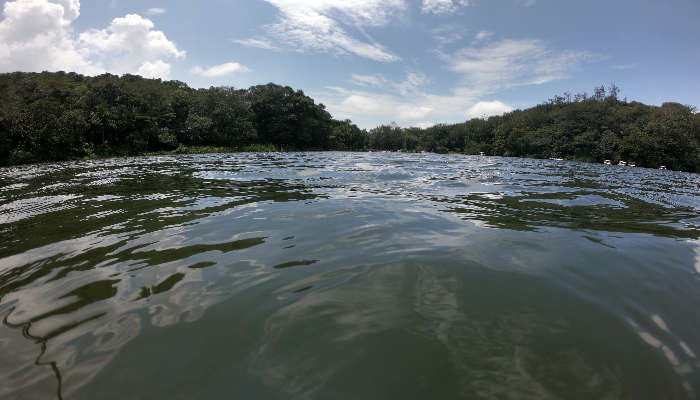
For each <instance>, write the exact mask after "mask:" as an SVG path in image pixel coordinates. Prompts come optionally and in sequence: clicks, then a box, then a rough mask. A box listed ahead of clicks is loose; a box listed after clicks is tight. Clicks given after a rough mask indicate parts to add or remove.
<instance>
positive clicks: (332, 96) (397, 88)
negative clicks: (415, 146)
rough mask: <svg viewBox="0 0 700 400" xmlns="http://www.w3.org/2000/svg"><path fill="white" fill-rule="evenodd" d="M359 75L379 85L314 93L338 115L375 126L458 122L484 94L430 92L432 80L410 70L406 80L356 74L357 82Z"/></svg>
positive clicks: (454, 90)
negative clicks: (390, 79) (394, 123)
mask: <svg viewBox="0 0 700 400" xmlns="http://www.w3.org/2000/svg"><path fill="white" fill-rule="evenodd" d="M358 77H360V79H361V80H365V81H367V82H374V83H378V84H379V86H374V85H369V84H368V85H365V87H364V88H362V89H357V90H354V89H347V88H343V87H338V86H331V87H328V88H326V90H325V91H322V92H319V93H314V94H313V96H314V97H316V98H318V99H319V100H320V101H322V102H323V103H324V104H325V105H326V106H327V107H328V109H329V111H330V112H331V113H332V114H333V115H334V116H335V117H336V118H341V119H344V118H350V119H352V120H353V121H354V122H355V123H357V124H358V125H359V126H361V127H364V128H371V127H374V126H376V124H377V122H378V121H380V122H383V123H389V122H392V121H395V122H397V123H399V124H400V125H401V126H430V125H433V124H435V123H438V122H449V121H453V122H457V121H459V120H464V119H466V118H467V109H468V108H469V107H471V106H472V105H474V104H475V103H476V101H477V100H478V98H479V97H480V96H481V95H483V92H481V91H476V90H472V89H470V88H465V87H459V88H456V89H453V90H452V91H451V92H450V93H449V94H447V95H438V94H434V93H430V92H429V91H428V90H427V87H426V86H427V85H428V84H429V83H430V82H431V79H430V78H429V77H427V76H425V75H424V74H420V73H416V72H408V73H407V74H406V76H405V77H404V79H403V80H401V81H395V82H392V81H388V80H386V79H384V78H383V77H376V78H377V79H376V80H375V79H372V78H369V79H364V78H367V77H368V76H363V75H354V76H353V82H356V81H358V79H357V78H358ZM370 77H371V76H370Z"/></svg>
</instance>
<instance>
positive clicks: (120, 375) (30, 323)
mask: <svg viewBox="0 0 700 400" xmlns="http://www.w3.org/2000/svg"><path fill="white" fill-rule="evenodd" d="M0 318H2V321H3V323H2V325H0V354H2V357H0V398H2V399H37V398H42V399H44V398H47V399H51V398H54V399H120V400H122V399H197V398H201V399H224V398H226V399H232V398H241V399H387V398H400V399H425V398H466V399H496V398H497V399H505V398H520V399H529V398H531V399H555V398H561V399H603V398H608V399H623V398H624V399H661V398H665V399H685V398H691V399H692V398H697V396H699V395H700V359H699V358H698V357H699V356H700V175H697V174H689V173H681V172H673V171H658V170H652V169H643V168H626V167H618V166H604V165H595V164H585V163H575V162H566V161H565V162H557V161H549V160H530V159H518V158H500V157H480V156H460V155H436V154H404V153H341V152H337V153H286V154H278V153H268V154H263V153H260V154H253V153H248V154H213V155H192V156H167V157H137V158H123V159H108V160H98V161H81V162H69V163H57V164H42V165H31V166H20V167H13V168H5V169H0Z"/></svg>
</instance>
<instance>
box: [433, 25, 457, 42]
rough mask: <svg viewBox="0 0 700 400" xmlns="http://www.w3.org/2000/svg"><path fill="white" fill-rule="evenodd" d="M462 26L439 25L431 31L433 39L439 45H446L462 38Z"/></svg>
mask: <svg viewBox="0 0 700 400" xmlns="http://www.w3.org/2000/svg"><path fill="white" fill-rule="evenodd" d="M463 30H464V28H462V27H458V26H454V25H440V26H438V27H437V28H434V29H433V30H432V31H431V34H432V36H433V39H435V41H436V42H438V43H439V44H440V45H448V44H450V43H454V42H457V41H460V40H462V39H463V38H464V34H463Z"/></svg>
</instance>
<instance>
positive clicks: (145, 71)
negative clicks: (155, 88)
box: [137, 60, 170, 79]
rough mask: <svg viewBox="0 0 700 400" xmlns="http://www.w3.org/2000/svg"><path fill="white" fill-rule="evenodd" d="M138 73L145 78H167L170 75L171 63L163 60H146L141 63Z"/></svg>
mask: <svg viewBox="0 0 700 400" xmlns="http://www.w3.org/2000/svg"><path fill="white" fill-rule="evenodd" d="M137 74H139V75H141V76H143V77H144V78H163V79H167V78H168V77H169V76H170V64H168V63H166V62H165V61H163V60H156V61H153V62H151V61H146V62H145V63H143V64H141V66H140V67H139V70H138V71H137Z"/></svg>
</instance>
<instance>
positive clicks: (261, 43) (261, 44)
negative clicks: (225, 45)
mask: <svg viewBox="0 0 700 400" xmlns="http://www.w3.org/2000/svg"><path fill="white" fill-rule="evenodd" d="M233 43H238V44H240V45H243V46H246V47H256V48H259V49H266V50H277V49H278V47H277V46H275V45H273V44H272V43H270V41H269V40H267V39H255V38H250V39H234V40H233Z"/></svg>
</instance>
